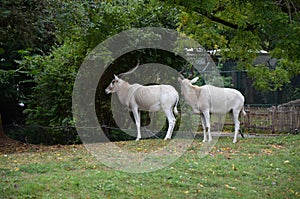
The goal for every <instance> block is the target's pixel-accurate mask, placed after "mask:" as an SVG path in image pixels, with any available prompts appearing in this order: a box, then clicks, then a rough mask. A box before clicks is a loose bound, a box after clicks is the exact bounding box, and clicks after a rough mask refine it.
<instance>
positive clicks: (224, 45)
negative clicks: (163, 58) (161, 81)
mask: <svg viewBox="0 0 300 199" xmlns="http://www.w3.org/2000/svg"><path fill="white" fill-rule="evenodd" d="M167 2H168V3H169V4H171V5H176V6H178V7H179V9H181V10H182V13H181V17H180V25H179V27H178V30H179V31H181V32H183V33H185V34H186V35H188V36H190V37H192V38H194V39H195V40H197V41H198V42H199V43H200V44H201V45H203V46H204V47H205V48H206V49H209V50H213V49H215V50H221V51H220V53H221V56H222V57H223V58H224V59H227V60H228V59H230V60H235V61H238V68H239V69H240V70H246V71H248V75H249V76H250V77H251V78H252V79H253V80H254V86H255V87H256V88H257V89H259V90H262V91H267V90H273V91H274V90H277V89H281V88H282V87H283V86H284V85H285V84H288V83H289V82H290V80H291V79H292V78H293V77H297V76H298V75H299V74H300V51H299V47H300V40H299V38H298V37H299V35H300V25H299V22H300V15H299V13H298V12H299V9H300V5H299V4H297V3H296V1H294V0H278V1H275V0H266V1H244V0H237V1H231V0H214V1H184V0H176V1H175V0H168V1H167ZM259 50H267V51H269V52H270V54H271V56H272V57H275V58H277V59H278V62H277V65H276V67H274V68H269V67H267V66H266V65H263V64H261V65H257V66H253V64H252V63H253V59H254V58H255V57H257V55H258V53H257V52H259Z"/></svg>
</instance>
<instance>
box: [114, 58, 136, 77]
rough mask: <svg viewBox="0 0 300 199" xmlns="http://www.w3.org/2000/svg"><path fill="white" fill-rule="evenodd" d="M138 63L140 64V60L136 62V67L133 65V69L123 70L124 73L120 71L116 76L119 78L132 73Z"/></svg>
mask: <svg viewBox="0 0 300 199" xmlns="http://www.w3.org/2000/svg"><path fill="white" fill-rule="evenodd" d="M139 65H140V60H138V63H137V65H136V67H134V68H133V69H131V70H129V71H127V72H125V73H120V74H119V75H118V77H119V78H122V77H123V76H125V75H128V74H131V73H133V72H134V71H135V70H136V69H137V68H138V67H139Z"/></svg>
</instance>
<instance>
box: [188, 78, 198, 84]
mask: <svg viewBox="0 0 300 199" xmlns="http://www.w3.org/2000/svg"><path fill="white" fill-rule="evenodd" d="M198 79H199V77H195V78H194V79H192V80H191V81H190V82H191V84H194V83H196V82H197V81H198Z"/></svg>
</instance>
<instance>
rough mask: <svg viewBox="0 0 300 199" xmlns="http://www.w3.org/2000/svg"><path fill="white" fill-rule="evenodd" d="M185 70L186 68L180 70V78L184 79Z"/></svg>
mask: <svg viewBox="0 0 300 199" xmlns="http://www.w3.org/2000/svg"><path fill="white" fill-rule="evenodd" d="M183 71H184V69H182V70H181V71H179V77H180V79H184V76H183Z"/></svg>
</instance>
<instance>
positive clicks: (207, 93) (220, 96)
mask: <svg viewBox="0 0 300 199" xmlns="http://www.w3.org/2000/svg"><path fill="white" fill-rule="evenodd" d="M197 80H198V77H196V78H194V79H192V80H188V79H184V78H178V81H179V83H180V85H181V92H182V94H183V96H184V98H185V101H186V102H187V104H189V105H190V106H191V107H192V109H193V112H194V113H197V114H200V116H201V122H202V127H203V136H204V138H203V142H206V141H207V136H206V131H207V132H208V142H210V141H211V140H212V137H211V132H210V114H211V113H213V114H218V115H225V114H226V113H228V112H230V111H232V116H233V121H234V138H233V143H236V142H237V134H238V132H239V129H240V122H239V114H240V112H242V113H243V114H244V115H246V112H245V111H244V100H245V99H244V96H243V95H242V94H241V93H240V92H239V91H237V90H235V89H231V88H219V87H215V86H211V85H204V86H200V87H199V86H195V85H192V84H194V83H196V82H197Z"/></svg>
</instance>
